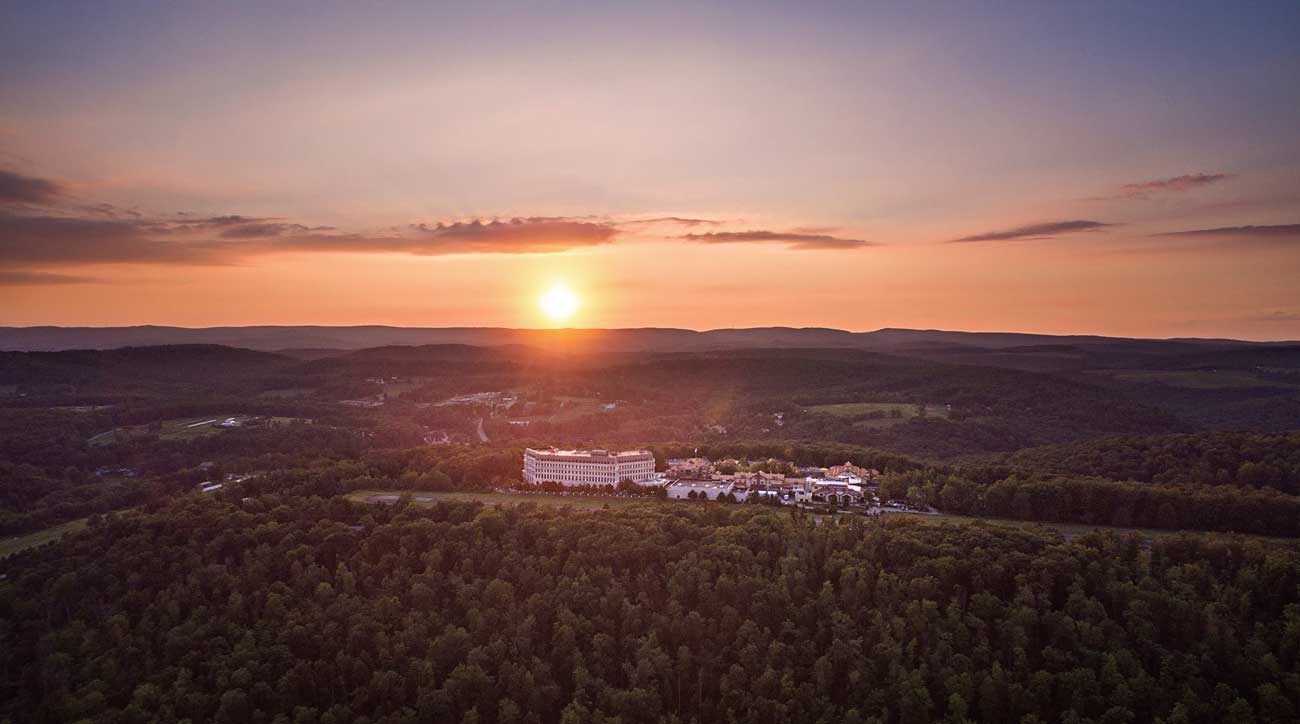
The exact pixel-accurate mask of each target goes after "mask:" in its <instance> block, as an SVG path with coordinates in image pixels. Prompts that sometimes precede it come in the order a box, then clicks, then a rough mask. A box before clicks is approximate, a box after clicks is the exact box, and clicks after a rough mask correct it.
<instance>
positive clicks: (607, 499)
mask: <svg viewBox="0 0 1300 724" xmlns="http://www.w3.org/2000/svg"><path fill="white" fill-rule="evenodd" d="M402 495H410V496H411V500H412V501H413V502H415V503H417V504H421V505H434V504H436V503H439V502H444V501H445V502H479V503H484V504H486V505H519V504H520V503H534V504H536V505H545V506H556V507H563V506H571V507H574V508H579V509H582V510H600V509H602V508H604V507H605V506H609V507H611V508H613V507H626V506H634V505H717V503H705V502H695V501H684V500H662V499H658V498H649V499H645V498H616V497H613V496H604V495H593V496H590V497H587V496H561V495H545V494H533V495H516V494H512V493H479V492H428V491H402V490H358V491H357V492H355V493H349V494H348V495H347V496H346V497H347V498H348V499H349V500H352V501H354V502H358V503H375V502H391V501H388V500H376V497H377V496H396V497H401V496H402ZM842 516H853V517H857V516H856V515H855V514H848V513H840V514H837V517H842ZM881 518H882V519H884V518H887V519H890V520H908V521H913V522H915V523H916V524H918V525H976V524H981V523H983V524H988V525H1000V526H1006V527H1014V528H1025V527H1041V528H1047V529H1049V530H1053V531H1056V532H1057V533H1060V534H1061V535H1062V536H1063V537H1064V538H1065V539H1066V540H1071V539H1074V538H1077V537H1079V536H1081V535H1085V534H1087V533H1093V532H1096V531H1109V532H1112V533H1119V534H1125V533H1137V534H1138V535H1140V536H1141V537H1142V538H1143V539H1144V540H1146V541H1150V540H1151V539H1153V538H1156V537H1160V536H1171V535H1179V534H1181V533H1191V534H1193V535H1240V536H1241V537H1243V538H1250V539H1253V540H1260V541H1266V542H1269V543H1275V544H1279V545H1288V546H1300V540H1298V539H1292V538H1272V537H1268V536H1257V535H1245V534H1241V533H1231V534H1229V533H1217V532H1212V531H1171V530H1157V529H1154V528H1119V527H1115V526H1109V525H1085V524H1083V523H1038V522H1032V521H1024V520H1013V519H1010V518H976V517H971V516H965V515H948V514H944V513H940V514H938V515H923V514H917V513H886V514H884V515H883V516H881Z"/></svg>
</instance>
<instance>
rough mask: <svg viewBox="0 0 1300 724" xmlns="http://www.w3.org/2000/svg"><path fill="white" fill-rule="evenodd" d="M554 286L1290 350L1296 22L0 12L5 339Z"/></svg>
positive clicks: (671, 321) (1038, 16) (953, 15)
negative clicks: (37, 328)
mask: <svg viewBox="0 0 1300 724" xmlns="http://www.w3.org/2000/svg"><path fill="white" fill-rule="evenodd" d="M266 6H271V7H266ZM555 284H565V285H567V286H568V287H569V288H570V289H572V290H573V292H574V293H575V294H576V295H577V297H578V299H579V300H580V302H579V308H578V311H577V313H576V314H575V315H574V316H573V317H571V318H570V319H569V320H567V321H566V322H565V324H568V325H571V326H583V327H642V326H671V327H686V328H692V329H709V328H716V327H731V326H768V325H789V326H823V327H838V328H843V329H850V330H870V329H876V328H879V327H918V328H943V329H965V330H1004V331H1024V332H1047V333H1095V334H1109V335H1126V336H1156V337H1177V336H1228V337H1238V338H1248V339H1300V3H1297V2H1295V1H1294V0H1289V1H1285V2H1275V3H1265V2H1258V3H1254V2H1252V3H1241V4H1235V3H1223V2H1216V3H1199V2H1168V3H1159V2H1142V3H1130V2H1124V3H1104V2H1072V3H1061V4H1055V3H1052V4H1049V3H1046V2H1027V3H988V4H984V3H965V2H962V3H929V2H917V3H898V4H876V3H789V4H767V3H761V4H760V3H702V2H694V3H683V4H674V3H663V2H656V3H628V4H621V3H541V2H539V3H521V4H501V5H498V4H493V3H457V4H435V3H410V4H400V3H338V4H328V3H319V2H312V3H290V2H275V3H256V4H253V3H250V4H247V5H242V6H241V5H240V4H237V3H233V2H231V3H202V4H198V3H195V4H190V3H168V4H161V3H159V4H154V3H127V2H117V3H72V2H31V3H25V2H8V3H5V5H4V9H3V10H0V325H41V324H59V325H93V326H101V325H126V324H174V325H184V326H212V325H241V324H393V325H411V326H471V325H473V326H477V325H490V326H509V327H540V326H547V325H548V324H552V323H553V321H552V320H549V319H547V318H546V317H545V316H544V315H542V314H541V311H540V308H539V305H538V303H537V300H538V298H539V297H540V296H541V295H542V294H543V293H544V292H546V291H547V290H548V289H550V288H551V287H552V286H553V285H555Z"/></svg>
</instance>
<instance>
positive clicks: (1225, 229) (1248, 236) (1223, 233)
mask: <svg viewBox="0 0 1300 724" xmlns="http://www.w3.org/2000/svg"><path fill="white" fill-rule="evenodd" d="M1151 236H1178V237H1185V238H1198V237H1199V238H1214V239H1242V240H1254V241H1267V242H1276V241H1281V242H1289V241H1300V224H1274V225H1271V226H1221V227H1219V228H1216V229H1189V230H1186V231H1166V232H1164V233H1162V234H1152V235H1151Z"/></svg>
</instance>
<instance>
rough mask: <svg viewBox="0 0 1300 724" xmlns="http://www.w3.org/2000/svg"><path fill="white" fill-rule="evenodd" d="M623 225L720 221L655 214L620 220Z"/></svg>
mask: <svg viewBox="0 0 1300 724" xmlns="http://www.w3.org/2000/svg"><path fill="white" fill-rule="evenodd" d="M620 223H621V224H623V225H628V226H631V225H637V224H677V225H678V226H717V225H719V224H721V223H723V222H722V221H719V220H717V219H692V218H689V217H685V216H655V217H652V218H649V219H631V220H628V221H623V222H620Z"/></svg>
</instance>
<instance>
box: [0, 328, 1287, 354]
mask: <svg viewBox="0 0 1300 724" xmlns="http://www.w3.org/2000/svg"><path fill="white" fill-rule="evenodd" d="M180 344H217V345H224V346H228V347H241V348H244V349H253V350H260V351H279V350H293V349H299V350H356V349H366V348H371V347H383V346H393V345H433V344H464V345H473V346H480V347H482V346H503V345H523V346H529V347H537V348H547V349H553V348H559V349H570V350H574V351H583V350H586V351H608V352H651V351H654V352H672V351H697V350H710V349H732V348H739V347H848V348H853V349H866V350H873V351H882V352H890V351H903V350H908V351H914V352H917V353H922V354H923V353H927V352H932V353H935V354H959V353H962V352H963V351H965V352H968V353H973V354H978V353H981V352H991V351H1014V350H1015V349H1016V348H1033V347H1042V346H1050V347H1053V348H1055V349H1056V351H1058V352H1061V351H1066V350H1067V348H1070V347H1073V348H1078V349H1087V348H1091V347H1097V346H1105V347H1111V348H1114V347H1122V348H1124V349H1125V350H1126V351H1129V352H1133V353H1140V354H1163V353H1170V352H1180V351H1181V352H1186V351H1192V350H1195V349H1205V348H1211V349H1213V348H1219V349H1225V348H1240V347H1270V346H1280V345H1295V344H1300V343H1297V342H1247V341H1238V340H1225V339H1163V340H1162V339H1134V338H1125V337H1102V336H1093V335H1049V334H1026V333H1017V332H955V331H946V330H933V329H924V330H922V329H896V328H885V329H878V330H875V331H871V332H849V331H845V330H841V329H827V328H818V327H804V328H796V327H753V328H745V329H713V330H707V331H695V330H690V329H675V328H664V327H644V328H623V329H511V328H506V327H388V326H380V325H369V326H344V327H331V326H312V325H302V326H248V327H197V328H196V327H163V326H152V325H149V326H139V327H0V350H3V351H29V352H36V351H40V352H50V351H61V350H70V349H116V348H119V347H143V346H158V345H180ZM1040 351H1046V350H1040Z"/></svg>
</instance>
